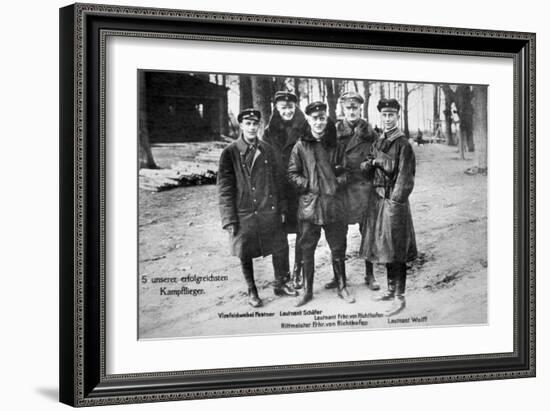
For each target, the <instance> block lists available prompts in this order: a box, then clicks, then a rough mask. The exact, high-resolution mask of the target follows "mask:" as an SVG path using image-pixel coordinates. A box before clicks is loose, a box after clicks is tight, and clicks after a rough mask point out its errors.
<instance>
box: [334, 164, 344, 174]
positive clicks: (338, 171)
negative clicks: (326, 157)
mask: <svg viewBox="0 0 550 411" xmlns="http://www.w3.org/2000/svg"><path fill="white" fill-rule="evenodd" d="M345 172H346V169H345V168H344V166H341V165H336V166H334V175H335V176H336V177H340V176H341V175H342V174H344V173H345Z"/></svg>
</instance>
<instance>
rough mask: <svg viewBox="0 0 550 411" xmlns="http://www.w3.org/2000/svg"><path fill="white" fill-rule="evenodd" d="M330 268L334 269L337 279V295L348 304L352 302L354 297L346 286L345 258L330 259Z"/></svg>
mask: <svg viewBox="0 0 550 411" xmlns="http://www.w3.org/2000/svg"><path fill="white" fill-rule="evenodd" d="M332 268H333V270H334V277H335V278H336V280H337V281H338V297H340V298H342V299H343V300H344V301H345V302H347V303H349V304H351V303H354V302H355V298H353V296H352V295H351V294H350V293H349V291H348V289H347V287H346V260H344V259H337V260H332Z"/></svg>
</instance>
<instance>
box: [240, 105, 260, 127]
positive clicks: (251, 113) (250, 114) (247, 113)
mask: <svg viewBox="0 0 550 411" xmlns="http://www.w3.org/2000/svg"><path fill="white" fill-rule="evenodd" d="M261 118H262V113H260V111H259V110H256V109H253V108H247V109H245V110H243V111H241V112H240V113H239V115H238V116H237V121H238V122H239V124H240V123H242V122H243V120H256V121H258V122H259V121H260V120H261Z"/></svg>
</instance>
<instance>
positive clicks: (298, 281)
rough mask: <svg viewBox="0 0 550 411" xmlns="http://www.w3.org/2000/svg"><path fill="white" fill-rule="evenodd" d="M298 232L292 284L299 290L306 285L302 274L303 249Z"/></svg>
mask: <svg viewBox="0 0 550 411" xmlns="http://www.w3.org/2000/svg"><path fill="white" fill-rule="evenodd" d="M299 235H300V234H296V246H295V247H294V269H293V270H292V285H293V286H294V288H295V289H296V290H299V289H300V288H302V287H303V285H304V277H303V276H302V268H303V264H304V262H303V261H302V260H303V258H302V249H301V248H300V244H299V239H298V236H299Z"/></svg>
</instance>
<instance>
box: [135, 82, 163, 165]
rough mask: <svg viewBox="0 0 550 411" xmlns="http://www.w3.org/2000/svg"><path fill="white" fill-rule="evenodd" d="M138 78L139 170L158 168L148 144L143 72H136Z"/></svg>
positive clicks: (145, 88)
mask: <svg viewBox="0 0 550 411" xmlns="http://www.w3.org/2000/svg"><path fill="white" fill-rule="evenodd" d="M138 78H139V102H138V104H139V107H138V112H139V122H138V123H139V124H138V144H139V168H159V167H158V166H157V164H156V163H155V159H154V158H153V153H152V152H151V146H150V144H149V124H148V116H147V83H146V81H145V72H143V71H138Z"/></svg>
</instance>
